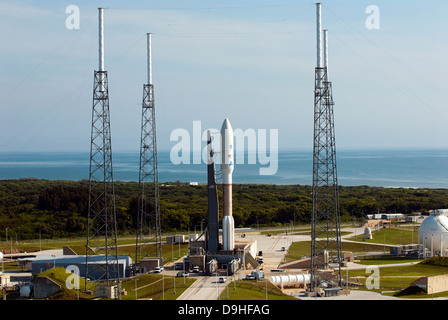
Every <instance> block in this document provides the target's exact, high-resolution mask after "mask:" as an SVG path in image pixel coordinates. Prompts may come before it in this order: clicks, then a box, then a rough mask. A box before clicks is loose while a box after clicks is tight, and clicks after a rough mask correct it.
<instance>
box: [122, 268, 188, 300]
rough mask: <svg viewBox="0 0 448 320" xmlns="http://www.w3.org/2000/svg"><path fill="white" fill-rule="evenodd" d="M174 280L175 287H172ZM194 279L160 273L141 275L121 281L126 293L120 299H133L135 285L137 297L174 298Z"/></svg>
mask: <svg viewBox="0 0 448 320" xmlns="http://www.w3.org/2000/svg"><path fill="white" fill-rule="evenodd" d="M174 281H175V283H176V288H175V289H174ZM195 281H196V279H191V278H185V284H184V278H181V277H176V278H174V277H167V276H163V275H160V274H147V275H142V276H140V277H138V278H137V281H136V280H135V279H129V280H126V281H123V283H122V288H123V289H125V290H126V292H127V294H126V295H123V296H122V297H121V298H122V300H135V298H136V294H135V288H136V287H137V298H138V299H153V300H163V299H165V300H176V299H177V298H178V297H179V296H180V295H181V294H182V293H183V292H184V291H185V290H186V289H187V288H188V287H189V286H191V285H192V284H193V282H195Z"/></svg>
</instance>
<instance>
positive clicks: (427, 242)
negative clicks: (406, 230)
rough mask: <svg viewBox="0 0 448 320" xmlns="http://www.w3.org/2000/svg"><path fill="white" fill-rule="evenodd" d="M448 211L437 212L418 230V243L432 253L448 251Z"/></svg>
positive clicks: (440, 210)
mask: <svg viewBox="0 0 448 320" xmlns="http://www.w3.org/2000/svg"><path fill="white" fill-rule="evenodd" d="M447 214H448V210H447V209H439V210H435V211H434V213H433V214H432V215H430V216H429V217H428V218H426V219H425V220H424V221H423V222H422V224H421V225H420V228H419V230H418V242H419V243H420V244H422V245H423V246H424V247H425V248H426V249H428V250H429V251H430V252H431V253H435V252H439V253H440V252H443V250H444V249H448V216H447Z"/></svg>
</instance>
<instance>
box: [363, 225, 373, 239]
mask: <svg viewBox="0 0 448 320" xmlns="http://www.w3.org/2000/svg"><path fill="white" fill-rule="evenodd" d="M363 239H372V229H370V228H369V227H367V228H365V229H364V236H363Z"/></svg>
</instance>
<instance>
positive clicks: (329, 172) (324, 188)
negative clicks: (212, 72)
mask: <svg viewBox="0 0 448 320" xmlns="http://www.w3.org/2000/svg"><path fill="white" fill-rule="evenodd" d="M321 26H322V24H321V4H320V3H317V67H316V69H315V90H314V141H313V212H312V217H311V285H310V290H311V291H312V290H313V289H314V288H315V287H316V286H318V283H317V277H316V271H317V270H318V269H328V268H330V266H331V265H333V266H335V267H336V269H337V270H335V272H334V276H333V277H332V278H330V279H326V281H328V283H327V284H329V285H330V286H332V287H339V288H342V283H341V279H342V278H341V240H340V239H341V235H340V222H339V194H338V180H337V167H336V144H335V132H334V113H333V106H334V102H333V93H332V84H331V82H330V81H329V80H328V68H327V67H328V62H327V61H328V55H327V41H326V35H327V33H326V31H325V32H324V44H325V48H324V59H323V60H324V63H322V50H321V43H322V40H321V35H322V27H321Z"/></svg>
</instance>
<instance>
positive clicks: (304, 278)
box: [269, 274, 311, 287]
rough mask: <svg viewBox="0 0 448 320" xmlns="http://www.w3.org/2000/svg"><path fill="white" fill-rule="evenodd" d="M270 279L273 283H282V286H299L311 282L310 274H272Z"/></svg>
mask: <svg viewBox="0 0 448 320" xmlns="http://www.w3.org/2000/svg"><path fill="white" fill-rule="evenodd" d="M269 281H271V282H272V284H275V285H277V286H278V285H280V286H282V287H298V286H305V285H307V284H310V282H311V275H310V274H285V275H281V276H271V277H270V278H269Z"/></svg>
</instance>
